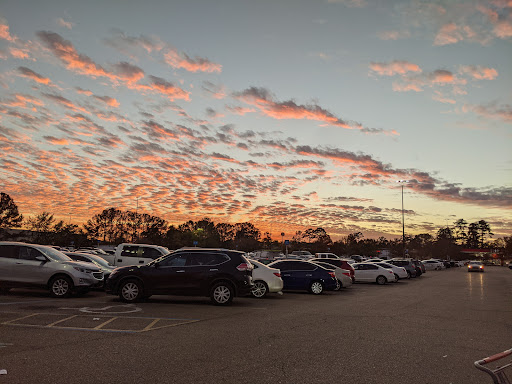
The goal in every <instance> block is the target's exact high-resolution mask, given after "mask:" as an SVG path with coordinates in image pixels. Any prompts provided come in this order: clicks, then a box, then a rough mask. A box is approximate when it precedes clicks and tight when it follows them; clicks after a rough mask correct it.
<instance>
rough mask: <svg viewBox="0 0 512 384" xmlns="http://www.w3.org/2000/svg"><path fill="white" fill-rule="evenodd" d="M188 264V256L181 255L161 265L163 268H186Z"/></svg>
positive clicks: (168, 259) (166, 260)
mask: <svg viewBox="0 0 512 384" xmlns="http://www.w3.org/2000/svg"><path fill="white" fill-rule="evenodd" d="M186 263H187V254H185V253H180V254H179V255H175V256H172V257H169V258H167V259H165V260H164V261H162V262H161V263H160V265H161V266H163V267H184V266H185V264H186Z"/></svg>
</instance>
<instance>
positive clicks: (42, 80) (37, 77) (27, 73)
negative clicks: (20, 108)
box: [18, 67, 50, 85]
mask: <svg viewBox="0 0 512 384" xmlns="http://www.w3.org/2000/svg"><path fill="white" fill-rule="evenodd" d="M18 72H19V73H21V75H22V76H23V77H26V78H28V79H32V80H34V81H36V82H38V83H40V84H45V85H48V84H50V79H49V78H47V77H44V76H42V75H40V74H39V73H36V72H34V71H33V70H31V69H29V68H27V67H18Z"/></svg>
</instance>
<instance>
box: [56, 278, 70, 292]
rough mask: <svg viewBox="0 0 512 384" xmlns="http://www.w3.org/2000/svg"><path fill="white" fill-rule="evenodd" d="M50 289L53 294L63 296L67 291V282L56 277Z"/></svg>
mask: <svg viewBox="0 0 512 384" xmlns="http://www.w3.org/2000/svg"><path fill="white" fill-rule="evenodd" d="M52 291H53V293H54V294H55V296H64V295H65V294H66V293H68V291H69V284H68V282H67V281H66V280H64V279H58V280H55V281H54V282H53V285H52Z"/></svg>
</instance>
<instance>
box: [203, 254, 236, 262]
mask: <svg viewBox="0 0 512 384" xmlns="http://www.w3.org/2000/svg"><path fill="white" fill-rule="evenodd" d="M202 256H203V258H204V259H203V260H202V262H203V265H219V264H222V263H224V262H225V261H228V260H229V257H228V256H226V255H224V254H221V253H208V254H207V255H202Z"/></svg>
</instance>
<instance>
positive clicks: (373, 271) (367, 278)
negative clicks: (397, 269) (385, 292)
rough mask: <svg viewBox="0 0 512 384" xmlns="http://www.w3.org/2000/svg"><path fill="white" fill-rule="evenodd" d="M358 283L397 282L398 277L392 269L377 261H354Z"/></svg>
mask: <svg viewBox="0 0 512 384" xmlns="http://www.w3.org/2000/svg"><path fill="white" fill-rule="evenodd" d="M352 267H353V268H354V272H355V278H356V283H360V282H367V283H377V284H386V283H388V282H391V283H393V282H395V281H396V277H395V274H394V272H393V271H392V270H391V269H386V268H383V267H381V266H380V265H377V264H375V263H354V264H352Z"/></svg>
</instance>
